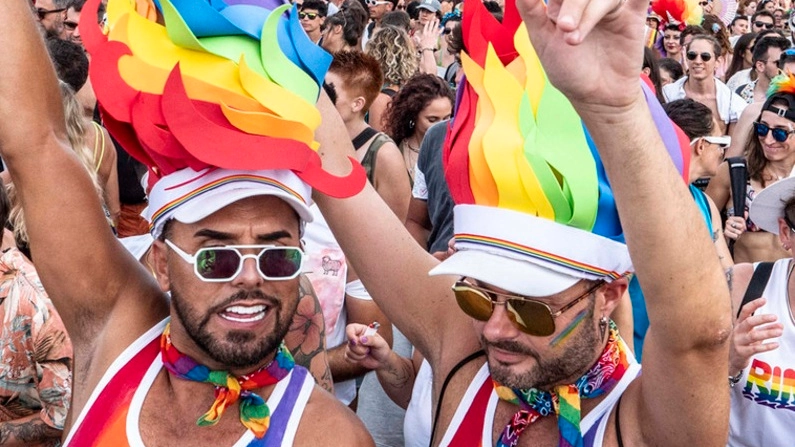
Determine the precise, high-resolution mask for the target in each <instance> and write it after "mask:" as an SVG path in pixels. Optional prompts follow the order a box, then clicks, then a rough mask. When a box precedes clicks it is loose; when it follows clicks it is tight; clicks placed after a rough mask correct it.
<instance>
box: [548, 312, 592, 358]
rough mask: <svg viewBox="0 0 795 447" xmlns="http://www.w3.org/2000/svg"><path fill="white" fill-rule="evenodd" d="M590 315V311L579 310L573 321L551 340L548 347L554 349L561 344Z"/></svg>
mask: <svg viewBox="0 0 795 447" xmlns="http://www.w3.org/2000/svg"><path fill="white" fill-rule="evenodd" d="M590 313H591V310H590V309H583V310H581V311H580V313H578V314H577V315H576V316H575V317H574V319H573V320H571V323H569V325H568V326H566V328H564V329H563V331H562V332H561V333H560V334H558V335H557V336H555V338H553V339H552V341H551V342H549V346H550V347H553V348H554V347H555V346H557V345H559V344H561V343H562V342H563V341H564V340H566V339H567V338H569V336H570V335H571V334H572V332H574V329H576V328H577V326H579V325H580V323H582V322H583V320H585V317H586V316H587V315H588V314H590Z"/></svg>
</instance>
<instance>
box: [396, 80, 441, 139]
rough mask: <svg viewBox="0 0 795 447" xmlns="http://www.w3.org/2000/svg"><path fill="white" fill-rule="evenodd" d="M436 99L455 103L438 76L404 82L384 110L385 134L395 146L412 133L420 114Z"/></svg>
mask: <svg viewBox="0 0 795 447" xmlns="http://www.w3.org/2000/svg"><path fill="white" fill-rule="evenodd" d="M436 98H448V99H449V100H450V103H451V104H454V103H455V98H454V97H453V90H452V89H451V88H450V86H449V85H447V83H446V82H444V80H443V79H442V78H440V77H439V76H436V75H432V74H425V73H423V74H418V75H416V76H414V77H413V78H411V79H409V80H408V82H406V85H404V86H403V87H402V88H401V89H400V91H399V92H398V93H397V94H396V95H395V96H394V97H393V98H392V101H391V102H390V103H389V105H388V106H387V109H386V116H385V122H386V133H387V135H389V136H390V137H391V138H392V140H394V141H395V144H397V145H400V143H401V142H402V141H403V140H404V139H406V138H408V137H410V136H411V135H412V134H413V133H414V123H416V121H417V117H418V116H419V114H420V112H422V110H423V109H424V108H425V107H427V106H428V104H430V103H431V101H433V100H434V99H436Z"/></svg>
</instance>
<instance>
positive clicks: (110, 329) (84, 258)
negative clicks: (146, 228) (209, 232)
mask: <svg viewBox="0 0 795 447" xmlns="http://www.w3.org/2000/svg"><path fill="white" fill-rule="evenodd" d="M0 14H2V15H3V16H5V17H7V18H8V19H9V20H10V24H9V26H8V27H7V28H6V30H5V31H6V32H5V33H3V35H2V36H0V45H3V46H4V47H5V48H7V49H8V51H7V52H3V53H2V55H0V59H2V60H3V61H2V62H3V63H4V65H5V67H6V69H5V70H4V75H3V77H2V78H1V79H0V95H2V97H3V98H4V101H2V102H0V116H15V117H16V118H17V119H19V120H20V124H19V125H17V126H5V127H3V128H2V129H0V153H1V154H2V157H3V159H4V161H5V162H6V163H7V165H8V168H9V172H10V174H11V178H12V180H13V181H14V182H15V184H16V185H17V188H18V190H19V195H20V200H21V201H22V205H23V207H24V208H25V210H26V223H27V225H28V231H29V234H30V237H31V250H32V252H33V256H34V257H39V258H40V261H39V262H37V265H36V267H37V270H38V272H39V274H40V277H41V279H42V282H43V284H44V286H45V288H47V290H48V291H49V292H50V294H51V296H52V297H53V298H54V299H53V301H54V303H55V304H56V307H57V308H58V309H59V312H60V313H61V317H62V319H63V321H64V324H65V326H66V328H67V331H68V332H69V334H70V336H71V338H72V343H73V345H74V351H75V362H74V370H73V371H74V384H73V385H74V386H73V394H72V396H73V401H72V412H71V414H72V417H74V415H76V414H79V412H80V411H81V410H82V409H83V407H84V406H85V404H86V401H87V400H88V397H89V395H90V393H91V392H92V390H93V389H94V387H95V386H96V385H97V383H98V382H99V380H100V378H101V377H102V375H103V374H104V373H105V371H106V370H107V368H108V366H109V365H110V363H111V362H112V361H113V360H114V359H115V358H116V357H117V356H118V355H119V354H120V353H121V352H122V350H124V349H125V348H126V347H127V346H129V344H130V343H131V342H132V341H134V340H135V339H136V338H138V337H139V336H140V335H141V334H143V333H144V332H145V331H147V330H148V329H150V328H151V327H152V326H154V325H155V324H157V323H158V322H159V321H161V320H162V319H163V318H164V317H166V316H168V315H170V314H171V312H172V309H170V307H169V304H168V300H167V298H166V296H165V294H164V293H163V289H162V288H161V286H168V287H169V288H171V289H172V291H176V290H177V289H179V288H180V287H182V288H181V289H180V292H182V295H183V296H185V297H188V298H190V300H191V301H192V303H193V304H194V305H196V306H197V307H198V308H199V309H204V310H205V311H206V310H207V309H208V306H210V305H212V304H213V303H215V304H217V303H218V302H219V300H222V299H224V298H226V297H228V296H229V292H230V291H231V290H232V289H234V288H235V287H258V288H260V289H262V290H263V291H265V292H268V293H275V294H279V295H278V296H277V297H276V298H275V301H274V302H284V303H286V304H289V303H290V302H291V301H292V302H294V301H296V300H297V295H298V279H296V280H293V281H284V282H283V284H274V283H272V282H264V283H263V282H261V281H260V282H259V283H258V282H257V280H256V279H254V278H252V276H251V274H252V271H251V269H252V268H254V265H253V263H251V262H247V265H246V268H245V269H244V270H245V271H244V273H242V274H241V275H240V276H241V277H240V278H239V279H238V282H234V283H224V284H217V285H208V283H202V282H201V281H200V280H199V279H198V278H197V277H196V276H195V275H194V274H193V273H192V271H190V269H189V267H190V266H188V265H187V264H185V263H184V262H182V261H181V260H179V259H174V254H173V253H171V252H170V251H166V250H165V249H164V247H163V245H162V244H160V243H158V244H156V245H155V247H154V253H153V260H154V264H155V270H156V272H157V275H158V281H157V282H156V281H155V279H154V278H153V277H152V275H151V274H150V273H149V272H148V271H147V270H146V269H145V268H144V267H143V266H142V265H141V264H140V263H138V262H137V260H135V259H133V257H132V256H130V255H129V254H128V253H127V252H126V250H125V249H124V248H123V247H122V246H121V244H119V243H118V241H117V240H116V239H115V237H114V236H113V234H112V233H111V231H110V229H109V228H108V226H107V223H106V222H105V218H104V215H103V213H102V211H101V208H100V205H99V198H98V197H97V195H96V192H95V190H94V187H93V185H92V183H91V181H90V180H89V178H88V175H87V174H86V173H85V172H84V171H83V170H82V169H81V167H80V164H79V161H78V160H77V158H76V157H75V156H74V154H72V153H71V149H70V148H69V145H68V140H67V138H66V130H65V128H64V118H63V115H62V111H61V107H58V106H57V105H58V104H60V101H61V100H60V93H59V91H58V87H57V83H56V78H55V73H54V72H53V70H52V68H51V67H52V66H51V64H50V62H49V61H48V60H47V56H46V51H45V50H44V48H43V44H42V41H41V38H40V37H39V34H38V31H37V29H36V26H35V24H34V22H33V19H32V18H31V17H30V10H29V6H28V4H27V2H25V1H22V0H19V1H8V2H2V3H0ZM33 85H35V86H36V88H32V87H31V88H27V87H30V86H33ZM53 191H58V194H53V193H52V192H53ZM254 200H255V202H252V203H257V202H256V201H257V200H258V201H259V202H258V203H260V204H267V205H269V206H268V207H262V206H260V207H251V205H246V204H244V205H246V206H248V207H249V208H257V209H258V210H257V211H256V212H255V211H253V210H252V211H250V212H251V213H254V214H252V216H254V217H256V218H257V220H256V221H254V222H248V223H245V222H240V221H238V220H237V219H233V218H231V217H230V216H229V215H228V214H227V215H224V212H223V210H222V211H221V212H220V213H217V214H216V215H215V216H211V217H210V218H209V219H210V222H213V225H218V226H215V227H214V229H216V230H220V231H223V232H227V233H231V234H232V238H233V239H235V240H236V241H239V242H240V241H247V242H248V243H251V241H253V240H254V239H255V236H256V235H258V234H259V233H260V232H263V231H265V232H272V231H274V229H278V231H285V232H287V234H288V236H287V237H284V238H280V239H279V241H281V243H287V242H286V241H289V242H290V243H291V244H294V245H297V244H298V234H297V228H298V222H297V219H296V218H295V214H294V213H293V212H292V211H291V210H289V209H287V210H285V208H284V207H286V205H285V204H284V203H283V202H278V201H277V202H268V201H269V200H274V199H272V198H260V199H254ZM270 205H272V206H270ZM280 206H281V207H280ZM244 208H245V207H244ZM276 209H280V210H281V211H282V212H283V213H282V214H284V215H280V216H273V213H274V210H276ZM74 210H81V212H80V213H75V212H74ZM269 210H270V211H269ZM257 213H259V214H257ZM269 213H270V214H269ZM52 216H58V217H59V218H58V220H57V221H54V220H53V218H52ZM287 216H289V219H288V217H287ZM260 219H263V220H260ZM290 219H291V220H290ZM230 220H232V221H234V223H229V225H228V226H227V225H226V223H227V222H229V221H230ZM203 223H205V224H206V223H207V222H200V223H199V225H201V224H203ZM188 227H189V226H187V225H181V224H179V223H175V224H174V226H173V231H174V237H175V239H176V240H177V243H179V244H184V246H185V247H186V248H189V249H191V250H192V249H194V248H196V247H198V244H199V243H200V242H199V241H197V240H196V236H195V232H193V233H192V232H191V231H190V230H189V228H188ZM191 228H193V229H195V228H196V227H191ZM45 254H46V256H45ZM180 262H181V264H180ZM86 272H91V273H90V275H87V274H86ZM233 284H235V285H233ZM282 293H284V294H286V296H281V294H282ZM263 321H266V322H268V321H269V318H266V319H265V320H263ZM267 324H270V323H267ZM210 327H211V328H212V331H215V332H216V333H217V331H221V332H223V331H224V325H223V324H222V323H220V322H218V321H217V318H215V317H213V318H212V322H211V324H210ZM257 331H258V332H259V333H264V332H265V329H264V328H258V329H257ZM172 334H173V336H174V345H175V346H177V348H179V349H181V350H183V352H185V353H187V354H190V355H192V356H194V357H195V358H196V360H197V361H199V362H202V363H205V364H207V365H208V366H211V367H217V366H223V365H218V364H217V362H214V361H213V360H212V359H211V358H209V357H208V355H207V354H206V353H204V352H203V351H202V350H201V349H198V348H197V347H196V346H194V345H193V344H192V342H190V341H189V338H188V337H187V335H186V334H185V332H184V330H183V328H182V325H181V324H180V321H179V320H178V319H175V320H174V321H173V325H172ZM268 360H269V359H268V358H266V359H263V361H262V362H258V364H265V363H266V362H267V361H268ZM256 367H257V366H256V365H252V367H250V368H244V369H243V370H240V371H235V372H246V371H251V370H253V369H256ZM224 369H226V368H224ZM244 370H245V371H244ZM155 386H156V389H157V390H158V393H150V395H149V396H148V397H147V401H146V402H145V404H144V409H143V415H142V417H143V418H144V419H146V418H147V417H148V418H149V419H150V420H153V421H154V422H153V423H152V425H146V424H144V425H143V431H144V437H145V439H151V438H150V435H151V434H152V433H158V434H160V433H161V432H163V433H164V436H166V437H164V438H159V439H158V440H157V442H158V443H163V444H162V445H167V444H169V443H168V442H167V440H168V439H169V436H172V435H173V433H179V432H180V430H183V429H186V427H189V433H188V434H186V435H184V436H183V437H181V438H180V441H179V443H186V444H190V445H200V444H202V445H218V444H227V443H229V442H230V440H229V439H228V438H225V439H223V440H222V439H221V438H222V436H226V435H228V434H230V433H231V434H232V439H237V437H239V436H240V435H241V434H242V433H243V431H244V429H243V427H242V426H241V425H240V423H239V421H237V420H236V418H235V417H229V416H226V417H224V418H223V420H222V422H221V423H220V424H219V426H218V427H217V428H218V431H216V429H215V428H212V429H206V430H195V429H193V426H192V424H195V420H196V418H197V417H198V416H199V415H201V414H202V413H204V412H205V411H207V408H204V404H206V403H208V402H210V401H212V399H213V397H212V395H213V390H212V387H207V386H206V385H202V384H198V383H192V382H187V381H178V380H171V378H170V377H168V376H166V375H163V374H162V373H161V375H160V376H158V380H157V382H156V384H155ZM161 387H162V388H161ZM257 392H258V393H261V394H262V395H263V396H266V395H268V394H269V393H270V388H263V389H261V390H257ZM163 396H170V400H169V405H170V406H171V407H172V408H174V409H175V411H172V412H169V415H170V416H173V417H169V418H164V417H163V412H162V407H158V408H155V407H154V406H153V403H154V404H157V402H155V401H156V400H157V399H158V398H161V397H163ZM199 403H201V405H200V404H199ZM177 408H179V409H181V411H176V409H177ZM329 408H331V409H332V411H329ZM228 411H229V412H230V413H231V414H235V413H237V409H236V408H229V409H228ZM155 413H156V414H158V415H159V416H158V417H157V418H156V420H155V419H154V418H153V416H152V415H154V414H155ZM321 413H322V417H321ZM304 415H305V419H303V420H304V421H308V422H306V423H303V422H302V423H301V425H300V426H299V429H298V435H297V436H298V438H297V442H298V443H308V444H319V445H323V444H325V445H339V443H340V442H342V443H344V444H348V445H372V441H371V440H370V439H369V435H368V434H367V433H366V431H365V429H364V427H363V426H362V425H361V423H360V422H359V421H358V419H356V418H355V415H353V414H352V413H350V412H348V411H347V410H346V409H345V408H344V407H342V406H341V405H340V404H338V403H337V402H336V401H335V400H334V399H333V398H332V397H331V396H329V395H327V394H325V393H323V392H322V391H321V390H320V388H316V389H315V390H314V391H313V394H312V397H311V398H310V402H309V404H308V406H307V408H306V410H305V414H304ZM178 419H179V422H178ZM187 420H190V422H189V423H188V422H185V421H187ZM71 423H72V421H70V422H69V424H71ZM332 427H333V428H334V431H333V433H334V435H333V438H334V439H330V434H329V433H331V432H332V430H331V429H332ZM68 428H69V427H67V430H68ZM169 428H170V429H171V430H172V431H171V432H170V433H171V434H165V431H167V429H169ZM170 445H175V443H174V442H171V443H170Z"/></svg>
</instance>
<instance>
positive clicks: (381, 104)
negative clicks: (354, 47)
mask: <svg viewBox="0 0 795 447" xmlns="http://www.w3.org/2000/svg"><path fill="white" fill-rule="evenodd" d="M365 53H367V54H369V55H370V56H373V57H374V58H375V59H376V60H377V61H378V63H379V65H380V66H381V71H382V72H383V73H384V85H383V87H382V88H381V92H380V93H379V94H378V97H376V98H375V101H373V104H372V105H371V106H370V113H369V120H368V123H369V124H370V125H371V126H372V127H373V128H374V129H375V130H378V131H384V129H385V127H386V125H387V123H386V122H385V121H384V113H385V112H386V109H387V106H388V105H389V103H390V101H392V97H393V96H395V94H397V93H398V90H400V88H401V86H402V85H403V84H404V83H405V82H406V81H408V79H409V78H411V77H412V76H414V74H415V73H417V66H418V63H419V60H418V58H417V52H416V49H415V48H414V44H413V43H412V42H411V38H410V37H409V35H408V33H406V32H405V31H403V30H402V29H398V28H395V27H392V26H385V27H382V28H380V29H379V30H378V31H377V32H376V33H375V35H374V36H373V37H372V38H371V39H370V40H369V41H367V48H366V49H365Z"/></svg>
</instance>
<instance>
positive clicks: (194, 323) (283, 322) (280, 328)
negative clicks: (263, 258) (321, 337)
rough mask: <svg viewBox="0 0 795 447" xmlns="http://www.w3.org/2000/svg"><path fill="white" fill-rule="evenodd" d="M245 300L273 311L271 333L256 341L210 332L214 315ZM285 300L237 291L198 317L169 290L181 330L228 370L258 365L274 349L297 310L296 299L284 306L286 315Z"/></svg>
mask: <svg viewBox="0 0 795 447" xmlns="http://www.w3.org/2000/svg"><path fill="white" fill-rule="evenodd" d="M246 298H253V299H259V300H267V301H269V302H270V309H269V310H268V312H273V314H274V317H275V318H274V319H275V323H274V328H273V332H271V333H270V334H268V335H267V336H266V337H263V338H259V339H258V338H257V335H256V334H254V333H253V332H251V331H229V332H227V333H226V334H225V335H223V336H220V337H219V336H215V335H213V334H212V333H210V331H209V330H208V329H207V325H208V324H209V322H210V319H211V318H212V316H213V315H214V314H216V313H218V312H221V311H223V310H224V309H225V308H226V307H228V306H229V305H230V304H231V303H233V302H235V301H239V300H244V299H246ZM285 301H286V300H279V299H277V298H274V297H271V296H267V295H265V294H264V293H262V292H261V291H259V290H256V291H252V292H242V291H241V292H239V293H236V294H235V295H232V296H231V297H229V298H228V299H227V300H225V301H224V303H222V304H220V305H217V306H215V307H213V308H211V309H209V310H208V311H207V312H206V313H205V314H204V315H201V314H200V312H199V311H197V310H196V309H195V308H194V307H193V306H191V305H190V303H189V300H185V299H183V297H182V296H181V295H180V294H179V293H178V292H177V291H176V290H174V289H173V288H172V291H171V303H172V305H173V306H174V310H175V311H176V314H177V317H178V318H179V320H180V324H182V327H184V328H185V332H186V333H187V334H188V336H189V337H190V338H191V340H193V342H194V343H195V344H196V346H198V347H199V348H200V349H201V350H202V351H204V352H205V353H206V354H207V355H208V356H209V357H210V358H211V359H212V360H213V361H215V362H217V363H220V364H223V365H225V366H226V367H228V368H230V369H244V368H249V367H254V366H258V365H259V364H260V363H261V362H262V361H263V360H264V359H265V358H267V357H268V356H269V355H270V354H272V353H273V352H274V351H276V349H278V347H279V345H280V344H281V342H282V340H284V337H285V336H286V335H287V332H288V331H289V329H290V325H291V324H292V322H293V316H294V315H295V312H296V309H297V308H298V300H297V299H296V300H292V301H289V302H288V303H290V302H291V303H292V304H291V308H288V309H287V311H286V312H282V306H283V305H284V304H285ZM288 305H290V304H288Z"/></svg>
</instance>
